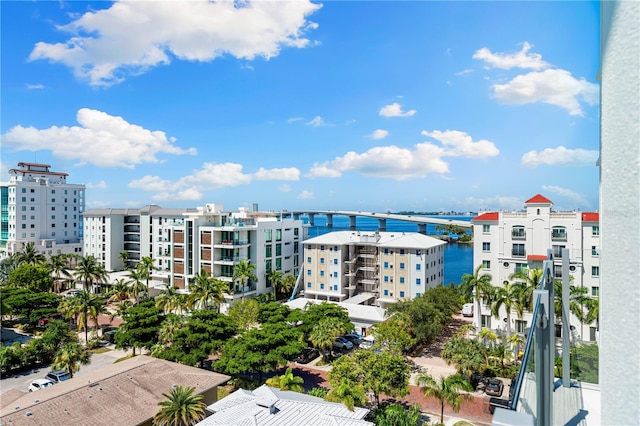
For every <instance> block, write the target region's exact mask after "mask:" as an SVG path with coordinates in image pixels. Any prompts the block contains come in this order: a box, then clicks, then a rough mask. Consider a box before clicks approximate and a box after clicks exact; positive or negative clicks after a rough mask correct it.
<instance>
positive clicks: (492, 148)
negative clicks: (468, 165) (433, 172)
mask: <svg viewBox="0 0 640 426" xmlns="http://www.w3.org/2000/svg"><path fill="white" fill-rule="evenodd" d="M421 134H422V135H423V136H428V137H430V138H433V139H435V140H437V141H439V142H440V143H442V145H443V146H444V147H445V148H448V149H447V150H446V152H445V153H444V154H443V155H446V156H452V157H460V156H463V157H469V158H487V157H495V156H496V155H498V154H499V153H500V151H499V150H498V148H496V145H495V144H494V143H493V142H491V141H488V140H486V139H482V140H479V141H477V142H474V141H473V139H472V138H471V136H470V135H468V134H467V133H465V132H461V131H459V130H445V131H444V132H441V131H440V130H434V131H433V132H429V131H426V130H423V131H422V132H421Z"/></svg>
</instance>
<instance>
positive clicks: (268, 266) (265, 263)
mask: <svg viewBox="0 0 640 426" xmlns="http://www.w3.org/2000/svg"><path fill="white" fill-rule="evenodd" d="M264 268H265V269H266V270H267V273H269V272H271V259H267V260H266V261H265V262H264Z"/></svg>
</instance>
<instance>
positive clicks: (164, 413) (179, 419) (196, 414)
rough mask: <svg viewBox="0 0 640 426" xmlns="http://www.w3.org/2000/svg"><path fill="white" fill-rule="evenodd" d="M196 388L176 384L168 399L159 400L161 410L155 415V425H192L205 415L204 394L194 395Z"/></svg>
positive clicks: (165, 395) (166, 396)
mask: <svg viewBox="0 0 640 426" xmlns="http://www.w3.org/2000/svg"><path fill="white" fill-rule="evenodd" d="M194 391H195V388H188V387H184V386H176V387H174V388H173V389H171V393H169V394H168V395H167V394H166V393H163V394H162V396H164V397H165V398H166V399H165V400H164V401H160V402H158V405H159V406H160V407H161V408H160V411H158V412H157V413H156V415H155V416H153V424H154V426H191V425H195V424H196V423H198V422H199V421H200V420H202V419H203V418H204V416H205V412H204V409H205V404H204V402H202V395H194V394H193V392H194Z"/></svg>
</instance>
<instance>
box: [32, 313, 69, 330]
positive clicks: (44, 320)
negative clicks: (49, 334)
mask: <svg viewBox="0 0 640 426" xmlns="http://www.w3.org/2000/svg"><path fill="white" fill-rule="evenodd" d="M54 319H56V320H61V321H64V320H65V318H64V315H63V314H51V315H49V316H48V317H43V318H40V319H39V320H38V327H45V326H46V325H47V324H48V323H49V321H51V320H54Z"/></svg>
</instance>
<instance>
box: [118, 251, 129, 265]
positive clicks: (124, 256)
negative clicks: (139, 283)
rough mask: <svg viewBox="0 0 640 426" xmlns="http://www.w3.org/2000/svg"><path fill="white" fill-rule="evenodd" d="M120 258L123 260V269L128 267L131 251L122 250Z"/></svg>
mask: <svg viewBox="0 0 640 426" xmlns="http://www.w3.org/2000/svg"><path fill="white" fill-rule="evenodd" d="M118 259H120V261H121V262H122V265H123V269H128V267H129V252H128V251H126V250H122V251H121V252H120V254H119V255H118Z"/></svg>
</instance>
